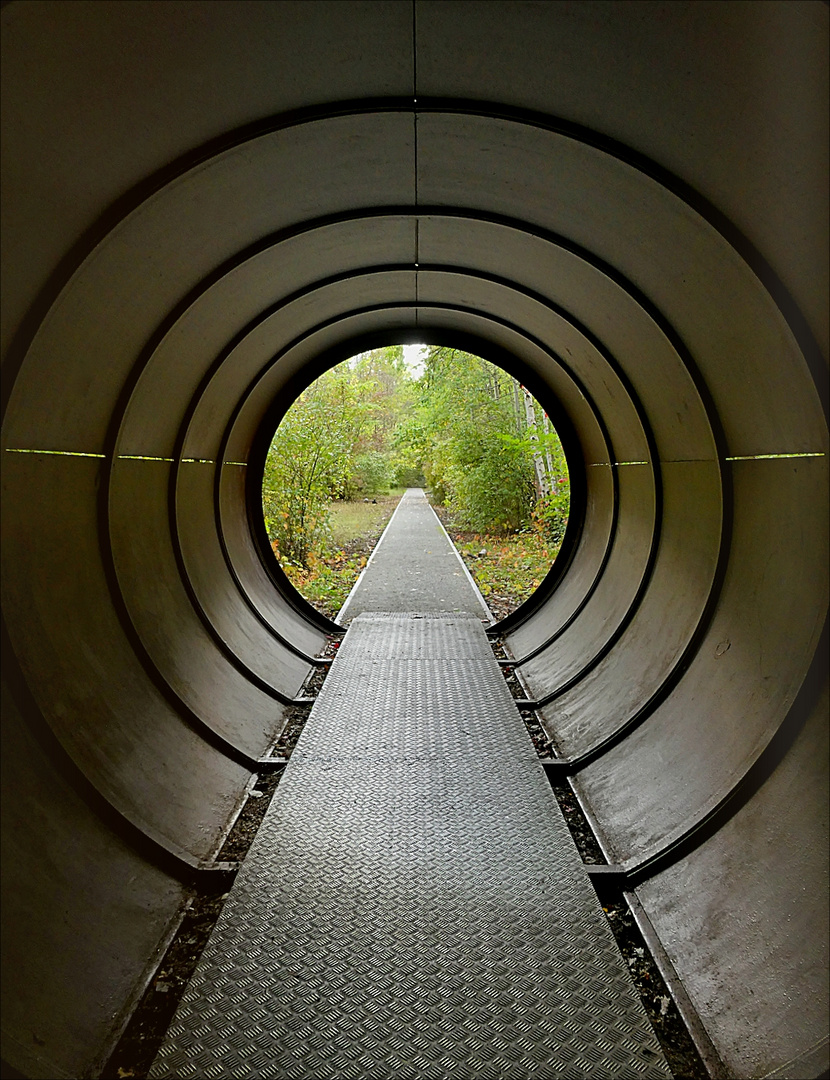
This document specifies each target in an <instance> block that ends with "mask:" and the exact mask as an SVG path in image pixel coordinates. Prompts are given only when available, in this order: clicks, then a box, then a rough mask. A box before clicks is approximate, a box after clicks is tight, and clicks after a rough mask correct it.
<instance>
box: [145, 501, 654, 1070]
mask: <svg viewBox="0 0 830 1080" xmlns="http://www.w3.org/2000/svg"><path fill="white" fill-rule="evenodd" d="M383 604H385V605H386V606H385V607H383V606H379V605H383ZM341 618H343V619H346V620H352V621H351V624H350V627H349V630H348V633H347V634H346V637H345V639H344V641H343V643H342V645H341V646H340V649H339V651H338V655H337V657H336V659H335V661H334V663H333V664H332V667H331V671H330V673H329V675H328V677H327V678H326V681H325V683H324V684H323V688H322V690H321V691H320V694H319V696H318V698H317V700H316V702H315V704H314V706H313V708H312V710H311V713H310V716H309V719H308V722H307V724H306V726H305V729H304V730H303V733H302V735H301V736H300V739H299V742H298V743H297V747H296V749H295V751H294V753H293V754H292V756H291V760H290V762H289V764H288V766H287V767H286V770H285V773H284V775H283V778H282V780H281V782H280V785H279V787H278V788H277V791H276V794H275V796H274V798H273V800H272V802H271V805H270V807H269V808H268V812H267V814H266V816H265V819H264V821H263V824H262V826H261V828H260V830H259V832H258V834H257V836H256V839H255V840H254V843H253V845H252V847H251V849H250V851H249V853H248V856H247V858H246V860H245V862H244V863H243V865H242V867H241V869H240V871H239V874H238V876H237V879H236V881H235V883H234V885H233V887H232V889H231V891H230V894H229V895H228V898H227V901H226V903H225V906H224V908H223V911H222V914H221V916H220V918H219V921H218V922H217V924H216V927H215V929H214V931H213V934H212V936H211V938H210V940H209V942H208V944H207V946H206V948H205V951H204V953H203V955H202V958H201V961H200V963H199V966H198V968H197V969H196V972H195V974H194V976H193V978H192V980H191V982H190V985H189V986H188V988H187V990H186V991H185V994H184V997H183V998H182V1001H181V1004H180V1006H179V1009H178V1012H177V1013H176V1016H175V1017H174V1020H173V1023H172V1024H171V1026H170V1029H169V1031H168V1034H167V1037H166V1039H165V1041H164V1043H163V1045H162V1048H161V1050H160V1052H159V1055H158V1057H157V1058H156V1061H155V1063H154V1065H153V1067H152V1069H151V1071H150V1077H151V1078H161V1077H199V1078H202V1077H252V1078H253V1077H262V1078H266V1077H268V1078H270V1077H274V1078H277V1077H291V1078H309V1080H311V1078H313V1080H344V1078H345V1080H348V1078H361V1080H392V1078H395V1080H422V1078H427V1080H449V1078H456V1080H473V1078H488V1080H508V1078H510V1080H530V1078H537V1077H544V1078H551V1080H553V1078H556V1080H560V1078H573V1080H583V1078H586V1077H591V1078H596V1080H607V1078H610V1077H631V1078H635V1077H636V1078H646V1080H651V1078H658V1077H664V1078H665V1077H670V1076H671V1073H670V1072H669V1069H668V1067H667V1065H666V1063H665V1059H664V1057H663V1054H662V1052H661V1050H660V1047H659V1044H658V1042H657V1040H656V1038H655V1036H654V1033H653V1031H652V1029H651V1026H650V1024H649V1022H648V1019H647V1017H646V1014H645V1012H644V1010H643V1007H642V1005H641V1002H640V1000H639V997H638V995H637V993H636V991H635V989H634V987H633V984H632V982H631V979H630V977H629V974H628V970H627V967H626V965H625V962H624V961H623V959H622V957H621V956H620V953H619V952H618V950H617V946H616V944H615V942H614V938H613V936H612V934H611V931H610V929H609V928H608V925H607V921H606V919H605V916H604V914H603V912H602V908H601V907H600V904H599V902H598V900H597V898H596V895H595V893H594V890H593V888H592V886H591V884H590V882H589V880H588V876H587V873H586V871H585V868H584V866H583V864H582V861H581V859H580V857H579V854H578V853H577V850H576V848H575V846H574V843H573V840H572V839H571V835H570V832H569V830H568V827H567V825H566V824H565V822H564V820H563V818H562V815H561V812H560V810H559V807H558V804H557V802H556V799H555V797H554V795H553V793H552V791H551V790H550V786H549V784H548V781H547V779H546V777H545V775H544V771H543V768H542V766H541V765H540V763H539V761H538V759H537V757H536V754H535V751H534V749H533V746H532V744H531V741H530V738H529V736H528V735H527V732H526V730H525V727H524V724H523V722H522V720H521V717H520V715H519V713H518V711H517V709H516V707H515V705H514V703H513V700H512V698H511V695H510V692H509V690H508V689H507V686H506V684H505V681H504V678H503V676H502V674H501V671H500V669H499V667H498V664H497V663H496V661H495V659H494V657H493V653H492V649H491V647H490V644H489V642H488V640H487V636H486V634H485V632H484V626H483V621H488V616H487V612H486V608H485V607H484V605H483V601H482V600H481V598H480V597H479V596H478V594H477V591H476V590H475V588H474V586H473V584H472V582H471V581H470V579H469V578H468V576H467V575H466V573H465V572H464V570H463V569H462V568H461V566H460V565H459V559H458V557H457V555H456V554H455V552H454V549H453V548H452V544H451V542H450V541H449V538H448V537H447V536H446V534H445V533H444V532H443V530H442V529H441V528H440V525H439V523H438V521H437V519H436V518H435V515H434V513H433V511H432V509H431V508H430V506H429V504H428V503H427V502H426V500H425V499H424V497H423V494H422V493H421V492H419V491H417V490H414V491H410V492H408V493H407V495H406V496H405V497H404V499H403V500H402V502H401V504H400V505H399V508H398V510H397V511H396V513H395V515H394V517H393V519H392V521H391V522H390V525H389V527H388V528H387V531H386V533H385V534H384V536H383V538H382V541H381V543H380V545H379V547H378V548H377V549H376V553H375V555H374V556H373V558H372V560H371V561H370V563H369V565H368V566H367V569H366V572H365V573H364V575H363V577H362V578H361V580H360V582H359V583H358V586H357V587H356V589H355V590H354V592H353V594H352V596H351V597H350V598H349V600H348V601H347V604H346V605H345V607H344V611H343V612H342V613H341Z"/></svg>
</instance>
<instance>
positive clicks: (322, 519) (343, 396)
mask: <svg viewBox="0 0 830 1080" xmlns="http://www.w3.org/2000/svg"><path fill="white" fill-rule="evenodd" d="M410 383H411V379H410V377H409V374H408V372H407V369H406V366H405V364H404V362H403V349H402V347H401V346H400V345H397V346H390V347H387V348H384V349H376V350H373V351H372V352H369V353H363V354H361V355H359V356H356V357H353V358H352V359H351V360H348V361H345V362H344V363H342V364H338V365H337V366H336V367H334V368H331V369H330V370H329V371H327V372H326V373H325V374H324V375H322V376H321V377H320V378H319V379H317V380H316V381H315V382H313V383H312V384H311V385H310V386H309V387H308V388H307V389H306V390H304V391H303V393H302V394H300V396H299V397H298V398H297V400H296V401H295V402H294V403H293V404H292V406H291V407H290V408H289V409H288V411H287V412H286V414H285V416H284V417H283V419H282V421H281V423H280V425H279V427H278V428H277V431H276V433H275V435H274V438H273V440H272V442H271V446H270V448H269V450H268V455H267V459H266V464H265V472H264V477H263V491H262V503H263V514H264V518H265V525H266V528H267V530H268V536H269V539H270V540H271V543H272V546H273V547H274V549H275V551H276V552H277V555H278V557H279V558H280V559H281V560H288V561H289V562H292V563H295V564H296V565H298V566H303V567H307V566H308V562H309V558H310V557H311V556H312V555H313V554H316V555H320V554H322V553H323V552H325V550H326V549H327V546H328V542H329V508H330V506H331V502H332V500H333V499H335V498H354V497H355V496H357V495H359V494H372V493H373V492H377V491H380V490H383V489H386V490H388V488H389V484H390V481H391V479H392V475H393V471H394V461H393V455H392V451H391V449H390V443H391V432H392V430H393V429H394V427H395V425H396V424H397V423H398V420H399V418H400V416H401V415H402V414H403V412H404V408H405V406H404V404H403V401H404V398H405V397H406V394H407V393H408V386H409V384H410Z"/></svg>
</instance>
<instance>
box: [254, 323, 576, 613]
mask: <svg viewBox="0 0 830 1080" xmlns="http://www.w3.org/2000/svg"><path fill="white" fill-rule="evenodd" d="M297 390H298V392H297ZM287 398H288V395H284V396H283V397H282V399H281V402H280V403H279V404H278V406H277V409H276V410H272V412H271V414H270V416H269V420H270V424H269V423H266V424H264V425H263V433H266V432H270V433H269V434H268V435H267V436H266V435H265V434H263V437H262V438H261V439H260V444H261V448H263V447H264V454H263V455H262V461H261V469H260V470H259V475H261V489H260V493H259V500H260V513H259V521H258V522H257V524H258V525H259V530H260V536H261V537H262V535H263V533H264V538H265V541H266V544H267V547H266V549H265V554H266V559H267V561H269V562H270V564H271V570H272V571H274V572H275V576H276V580H277V583H278V584H279V585H280V586H281V591H283V592H284V593H286V594H287V595H289V597H290V596H291V594H294V596H293V600H294V603H295V606H296V605H297V604H298V603H300V604H302V606H303V607H306V608H308V607H310V608H311V609H313V610H314V611H315V612H316V613H317V614H318V615H322V616H323V617H324V618H325V619H327V620H336V619H337V617H338V614H339V612H340V611H341V609H342V607H343V604H344V603H345V601H346V599H347V597H348V595H349V594H350V592H351V591H352V589H353V588H354V586H355V584H356V582H357V580H358V578H359V576H360V574H361V573H362V571H363V570H364V568H365V566H366V565H367V562H368V560H369V558H370V557H371V553H372V551H373V550H374V548H375V546H376V544H377V543H378V541H379V539H380V537H381V535H382V533H383V531H384V529H385V528H386V526H387V524H388V523H389V520H390V519H391V517H392V514H393V513H394V511H395V509H396V506H397V504H398V502H399V500H400V498H401V497H402V495H403V494H404V492H405V491H406V490H407V489H409V488H422V489H424V490H425V491H426V493H427V495H428V497H429V500H430V503H431V504H432V507H433V510H434V511H435V513H436V514H437V516H438V517H439V519H440V521H441V523H442V525H443V527H444V528H445V529H446V530H447V532H448V533H449V535H450V537H451V539H452V540H453V541H454V543H455V545H456V548H457V550H458V552H459V554H460V556H461V558H462V560H463V561H464V563H465V565H466V567H467V569H468V570H469V572H470V573H471V575H472V577H473V579H474V581H475V582H476V585H477V586H478V588H479V590H480V591H481V593H482V595H483V597H484V600H485V602H486V603H487V605H488V606H489V608H490V610H491V611H492V613H493V618H494V620H496V621H498V620H502V619H504V618H506V617H509V616H511V615H513V613H514V612H515V611H517V610H518V609H519V608H520V607H522V605H524V604H526V603H527V602H528V601H529V600H530V599H531V598H532V597H533V595H534V593H535V592H536V591H537V590H538V589H539V588H540V586H542V584H543V582H548V579H549V578H550V574H551V568H552V566H553V565H554V563H555V562H556V560H557V557H558V556H559V555H560V552H561V551H562V549H563V546H564V541H565V538H566V536H567V534H568V526H569V520H570V517H571V475H570V469H569V464H568V456H567V454H566V450H565V448H564V446H563V442H562V439H561V438H560V435H559V432H558V430H557V425H556V424H555V423H554V421H553V419H552V417H551V415H550V411H549V408H550V406H548V408H545V406H544V405H543V404H542V403H541V402H540V401H539V400H538V398H537V397H536V396H534V394H533V393H532V392H531V390H530V389H529V388H528V387H527V386H526V385H524V384H523V383H522V382H521V381H520V380H519V379H518V378H516V377H515V376H514V375H513V374H511V373H510V372H509V371H508V370H506V368H505V366H502V365H500V364H496V363H493V362H492V361H491V360H488V359H485V358H484V357H482V356H481V355H479V354H478V352H473V351H468V349H464V348H460V347H458V346H457V345H456V344H455V343H453V344H446V343H444V342H440V341H436V342H433V343H431V344H423V343H420V342H408V343H406V344H402V343H399V342H395V343H392V344H383V345H377V344H376V345H375V346H374V347H373V348H368V349H363V350H362V351H359V352H355V353H352V354H351V355H349V356H347V357H346V358H345V359H338V360H335V362H334V363H333V364H331V366H329V367H327V368H326V370H324V371H322V373H320V374H319V375H317V377H316V378H313V379H312V380H311V381H309V382H307V383H306V385H305V386H303V387H302V388H301V389H299V388H295V393H294V394H293V395H292V399H291V400H290V401H288V400H287ZM546 404H547V403H546ZM266 437H267V446H266V445H265V442H266ZM571 532H573V528H571ZM297 594H299V595H297Z"/></svg>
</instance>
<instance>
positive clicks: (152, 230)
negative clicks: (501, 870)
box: [2, 0, 828, 1077]
mask: <svg viewBox="0 0 830 1080" xmlns="http://www.w3.org/2000/svg"><path fill="white" fill-rule="evenodd" d="M2 17H3V24H4V35H3V77H4V125H5V131H4V141H3V153H4V178H3V191H4V199H5V204H6V210H5V211H4V218H3V221H4V230H5V238H4V275H3V291H4V325H3V346H4V358H5V359H4V373H5V380H6V388H7V398H6V399H5V405H6V408H5V414H4V423H3V496H4V498H3V502H4V526H3V527H4V543H3V562H4V585H3V605H4V615H5V620H6V627H7V631H8V639H9V644H8V648H7V649H6V662H7V665H8V673H7V679H6V683H5V684H4V685H5V686H7V688H8V699H9V706H8V708H7V710H6V713H5V716H4V721H3V736H4V743H5V745H6V751H5V754H4V771H5V773H6V775H5V777H4V799H5V800H7V802H8V811H7V813H6V814H5V815H4V844H5V843H7V844H8V848H7V852H8V854H7V855H6V858H7V866H8V869H7V870H6V872H5V874H4V889H6V890H7V892H8V898H9V899H8V901H7V903H6V904H5V905H4V909H5V913H6V919H7V925H8V935H9V941H10V942H11V944H10V946H9V953H8V959H7V960H6V961H5V962H4V977H5V978H6V979H7V980H8V987H9V990H8V994H9V1000H10V1002H11V1005H10V1007H7V1008H5V1009H4V1014H5V1015H4V1049H3V1055H4V1057H5V1058H6V1059H7V1060H8V1061H9V1062H10V1063H11V1064H12V1065H13V1066H14V1067H15V1068H17V1069H19V1070H21V1071H22V1072H24V1073H25V1074H27V1075H30V1076H33V1077H34V1076H55V1075H64V1076H79V1075H93V1074H94V1073H95V1072H96V1070H98V1069H99V1068H100V1065H101V1063H102V1061H103V1060H104V1059H105V1058H106V1055H107V1053H108V1051H109V1050H110V1049H111V1047H112V1044H113V1040H114V1039H115V1038H116V1037H117V1035H118V1032H119V1031H120V1029H121V1027H122V1026H123V1023H124V1021H125V1019H126V1017H127V1016H128V1015H129V1012H130V1009H131V1007H132V1005H133V1003H134V1001H135V999H136V997H137V995H138V994H139V993H140V991H141V987H142V985H143V980H144V979H146V977H147V973H148V971H149V970H151V968H152V963H153V959H154V957H155V956H157V955H158V954H159V951H160V950H161V949H162V948H163V946H164V942H165V941H166V939H167V938H166V935H167V934H168V933H169V932H170V928H171V926H172V925H173V924H174V922H175V917H176V913H177V911H178V909H179V907H180V904H181V899H182V896H183V895H184V891H183V890H184V889H185V888H186V885H187V882H188V881H190V880H191V879H192V875H193V874H198V873H199V868H203V869H204V868H208V867H210V866H211V864H212V860H213V859H214V858H215V855H216V852H217V851H218V850H219V848H220V846H221V842H222V838H223V836H224V835H225V833H226V831H227V829H228V828H229V827H230V824H231V823H232V820H233V818H234V815H235V813H236V811H237V809H238V807H239V806H240V805H241V802H242V800H243V799H244V797H245V794H246V785H247V784H248V782H249V780H250V776H251V773H252V771H253V770H254V769H255V768H256V761H257V759H259V758H260V757H261V756H262V755H263V754H265V753H266V752H267V750H268V748H269V746H270V744H271V743H272V742H273V741H274V739H275V738H276V737H277V735H278V733H279V730H280V727H281V718H282V715H283V712H284V709H285V707H286V704H287V703H288V702H289V701H290V700H291V699H292V698H293V697H294V696H295V695H296V693H297V691H298V689H299V687H300V686H301V685H302V683H303V680H304V678H305V676H306V674H307V673H308V671H309V660H310V657H312V656H313V654H314V653H315V652H316V651H317V650H318V649H319V647H320V645H321V644H322V642H323V640H324V638H323V628H322V626H321V625H320V624H319V621H315V620H313V619H310V618H308V617H307V613H306V614H305V615H304V613H303V612H302V611H299V610H297V609H296V608H295V607H294V606H293V604H292V603H291V602H290V601H289V600H288V599H286V598H284V597H283V596H282V595H281V593H280V591H279V589H278V588H276V587H275V584H274V579H273V578H272V576H271V574H270V573H269V571H268V569H267V568H266V566H265V565H264V564H263V562H262V561H261V559H260V556H259V554H258V548H257V544H256V541H255V537H254V536H253V535H252V532H251V528H250V526H249V524H248V519H247V508H246V481H245V474H246V467H247V462H248V460H249V455H250V454H251V451H252V447H255V446H256V440H257V434H258V431H259V429H260V427H261V425H262V423H263V420H264V418H266V417H267V416H268V414H269V411H270V410H272V409H273V408H274V407H275V403H276V407H278V406H279V404H280V403H281V402H284V401H285V400H286V399H287V395H288V394H289V393H290V392H291V389H292V387H296V385H297V384H298V381H301V380H302V379H303V378H306V379H307V378H308V377H309V374H310V373H311V372H313V371H315V370H317V368H315V365H317V366H318V367H319V364H320V359H319V358H320V357H321V356H322V355H324V354H325V355H326V356H328V357H329V358H332V357H334V356H336V355H338V350H343V349H346V348H347V347H348V345H349V343H359V342H360V341H365V340H370V339H372V335H383V334H387V335H389V337H390V339H393V338H394V337H395V336H398V337H399V338H400V337H401V336H403V335H408V336H409V339H410V340H413V339H414V340H417V339H418V338H419V337H421V338H424V337H431V338H433V339H440V338H441V335H444V336H446V337H448V336H451V335H460V336H461V338H463V340H466V341H468V342H471V343H475V344H476V346H477V350H478V351H480V352H481V353H482V354H483V355H488V353H489V354H490V355H492V356H493V358H494V359H501V360H503V361H504V362H506V363H508V364H509V365H510V366H511V367H512V368H513V370H515V371H517V372H520V373H522V374H523V377H524V379H525V381H526V382H527V383H528V384H529V385H533V386H534V387H537V388H539V392H540V393H542V394H543V395H544V394H547V395H551V396H552V398H553V399H555V401H556V402H557V403H558V406H557V407H559V408H561V409H562V410H563V412H564V414H565V416H566V417H567V418H568V420H569V422H570V424H571V426H572V427H573V430H574V433H575V450H574V453H575V455H576V457H577V458H578V459H579V460H580V461H581V464H582V466H583V467H584V473H585V492H584V498H585V506H586V512H585V521H584V527H583V530H582V534H581V536H580V538H579V543H578V545H577V547H576V549H575V551H574V552H573V557H572V559H571V561H570V563H569V565H568V567H567V570H566V572H565V573H564V575H559V577H558V580H557V581H556V582H555V585H556V587H555V588H552V587H551V588H549V589H548V590H547V592H546V593H545V594H544V595H542V596H541V597H540V599H539V602H537V603H536V604H535V605H534V604H531V605H528V606H527V609H526V610H525V611H523V612H522V613H520V615H519V616H518V617H516V618H513V619H511V620H510V623H509V624H506V627H505V629H506V630H507V631H508V632H509V638H508V640H509V644H510V647H511V649H512V650H513V652H514V654H515V655H516V656H517V657H518V658H519V659H520V660H524V661H525V662H524V663H523V665H522V667H523V670H524V672H525V675H526V677H527V680H528V683H529V685H530V687H531V690H532V692H533V693H534V695H535V696H536V697H537V698H538V699H540V700H541V701H542V702H543V706H542V707H543V711H544V715H545V718H546V722H547V723H548V725H549V728H550V730H551V733H552V734H553V736H554V738H555V739H556V741H557V744H558V746H559V747H560V749H561V751H562V754H563V756H564V757H565V758H566V759H567V760H568V761H570V762H571V765H570V766H568V768H569V769H570V770H571V772H572V773H573V775H574V777H575V784H576V786H577V789H578V791H579V792H580V794H581V796H582V798H583V799H584V802H585V805H586V809H587V810H588V812H589V813H590V815H591V816H592V818H593V819H594V821H595V824H596V828H597V831H598V833H599V835H600V837H601V839H602V841H603V843H604V845H605V847H606V852H607V855H608V857H609V861H611V862H614V863H618V864H620V865H621V866H622V867H624V868H625V869H626V870H627V871H628V872H629V885H630V887H631V888H632V889H636V896H637V901H638V903H639V904H640V905H641V906H642V909H643V911H644V912H645V914H646V917H647V918H648V919H649V920H650V921H651V924H652V925H653V927H654V929H655V931H656V933H657V935H658V937H659V939H660V942H661V946H662V948H663V949H664V950H665V953H666V955H667V956H668V958H669V960H670V961H671V963H672V964H673V965H674V969H675V971H676V973H677V977H678V978H679V980H680V981H681V982H682V984H683V985H684V986H685V990H686V992H687V993H688V996H689V998H690V999H691V1002H692V1004H693V1006H694V1008H695V1009H696V1010H697V1012H698V1014H699V1017H700V1019H701V1021H702V1023H703V1025H704V1027H705V1029H706V1031H707V1033H708V1036H709V1038H710V1039H711V1040H712V1043H713V1044H714V1047H715V1049H716V1050H717V1053H718V1054H719V1055H720V1058H721V1060H722V1062H723V1066H724V1068H725V1071H726V1072H728V1073H730V1074H732V1075H735V1076H741V1077H744V1076H746V1077H749V1076H763V1075H765V1074H767V1073H771V1072H773V1071H775V1070H776V1069H781V1068H786V1069H789V1070H791V1074H792V1075H802V1074H803V1075H816V1074H817V1073H818V1072H819V1071H820V1070H821V1068H822V1067H826V1066H822V1064H821V1062H822V1060H823V1057H822V1055H824V1056H826V1007H827V1005H826V1001H827V999H826V974H827V957H826V944H827V942H826V902H825V898H826V892H827V884H826V861H825V859H826V856H825V852H826V846H827V845H826V839H827V822H826V809H825V807H826V757H824V758H822V756H821V753H820V749H821V747H822V746H823V742H822V740H826V708H827V706H826V697H824V698H823V697H822V686H826V675H825V674H824V672H823V670H822V668H821V655H820V654H819V655H818V659H817V658H816V657H817V650H820V648H821V646H820V635H821V632H822V627H823V625H824V623H825V619H826V611H827V568H826V567H827V501H826V500H827V456H826V455H827V451H828V446H827V443H828V433H827V426H826V419H825V413H824V411H823V404H824V405H825V406H826V380H827V373H826V361H825V359H824V357H826V356H827V323H826V295H827V262H826V249H827V242H826V241H827V229H826V222H827V214H826V206H825V205H824V193H825V191H826V150H827V127H826V125H827V115H826V86H827V66H826V45H827V23H828V9H827V7H826V5H824V4H818V3H783V4H779V3H761V4H752V5H746V4H742V3H719V4H685V3H671V4H663V3H649V4H640V3H625V4H617V3H591V2H588V3H573V4H572V3H557V4H546V3H510V4H502V3H499V2H494V0H490V2H487V3H478V2H463V3H456V2H453V3H446V2H443V0H437V2H431V0H417V2H416V3H415V4H414V5H411V4H409V3H404V2H400V3H387V2H384V0H379V2H368V3H360V2H355V3H348V4H343V3H324V2H318V3H314V4H307V3H282V2H279V3H268V4H260V3H244V4H241V3H224V2H211V3H202V2H189V3H165V4H145V3H109V2H104V3H94V4H87V3H74V4H62V3H51V2H43V3H38V4H31V3H27V2H12V3H10V4H7V5H5V6H4V8H3V12H2ZM823 396H824V402H823V401H822V397H823ZM26 451H28V452H26ZM33 451H36V452H33ZM781 455H788V456H781ZM550 584H551V585H553V579H551V583H550ZM4 692H5V691H4ZM690 830H691V832H690ZM205 872H206V873H209V872H210V871H209V870H205ZM21 942H23V943H25V948H24V949H21ZM79 972H83V977H82V978H79ZM822 1047H824V1049H822ZM793 1061H795V1062H796V1064H795V1065H792V1064H789V1063H791V1062H793ZM799 1070H801V1071H799ZM810 1070H812V1071H810ZM782 1075H784V1074H783V1073H782Z"/></svg>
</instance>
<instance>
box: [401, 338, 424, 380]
mask: <svg viewBox="0 0 830 1080" xmlns="http://www.w3.org/2000/svg"><path fill="white" fill-rule="evenodd" d="M426 351H427V346H426V345H404V346H403V362H404V363H405V364H406V366H407V367H408V368H409V370H410V372H411V373H412V376H413V378H415V379H420V377H421V376H422V375H423V373H424V356H425V354H426Z"/></svg>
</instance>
